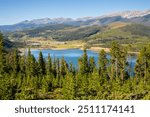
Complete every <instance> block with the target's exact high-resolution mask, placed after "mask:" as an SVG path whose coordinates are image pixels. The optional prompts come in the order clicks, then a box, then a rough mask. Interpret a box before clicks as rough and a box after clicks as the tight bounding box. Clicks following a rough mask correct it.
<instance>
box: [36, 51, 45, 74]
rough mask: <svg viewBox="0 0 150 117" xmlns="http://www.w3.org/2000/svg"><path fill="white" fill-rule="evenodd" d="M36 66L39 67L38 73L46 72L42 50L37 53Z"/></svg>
mask: <svg viewBox="0 0 150 117" xmlns="http://www.w3.org/2000/svg"><path fill="white" fill-rule="evenodd" d="M38 68H39V74H40V75H44V74H45V72H46V67H45V61H44V58H43V54H42V52H40V53H39V58H38Z"/></svg>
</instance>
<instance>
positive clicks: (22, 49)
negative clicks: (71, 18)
mask: <svg viewBox="0 0 150 117" xmlns="http://www.w3.org/2000/svg"><path fill="white" fill-rule="evenodd" d="M27 49H28V48H18V50H19V51H20V52H21V53H22V54H23V53H24V52H25V51H26V50H27ZM70 49H79V50H83V48H45V47H37V48H30V50H33V51H34V50H70ZM87 50H91V51H94V52H97V53H99V52H100V51H101V50H105V51H106V53H109V52H110V48H103V47H91V48H89V49H87ZM128 53H129V54H135V55H137V54H139V52H131V51H129V52H128Z"/></svg>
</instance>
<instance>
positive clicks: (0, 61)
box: [0, 33, 5, 77]
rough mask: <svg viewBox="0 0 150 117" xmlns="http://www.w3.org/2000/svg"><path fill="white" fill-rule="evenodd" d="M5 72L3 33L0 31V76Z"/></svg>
mask: <svg viewBox="0 0 150 117" xmlns="http://www.w3.org/2000/svg"><path fill="white" fill-rule="evenodd" d="M4 72H5V56H4V42H3V35H2V34H1V33H0V77H1V76H2V75H3V74H4Z"/></svg>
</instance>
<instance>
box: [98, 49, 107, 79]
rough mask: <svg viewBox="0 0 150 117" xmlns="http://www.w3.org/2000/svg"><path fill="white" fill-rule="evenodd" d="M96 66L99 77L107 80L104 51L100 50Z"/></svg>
mask: <svg viewBox="0 0 150 117" xmlns="http://www.w3.org/2000/svg"><path fill="white" fill-rule="evenodd" d="M98 65H99V66H98V68H99V75H100V76H101V78H107V77H108V75H107V67H108V59H107V57H106V52H105V51H104V50H101V51H100V53H99V60H98Z"/></svg>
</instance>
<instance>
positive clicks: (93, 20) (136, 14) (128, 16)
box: [0, 10, 150, 32]
mask: <svg viewBox="0 0 150 117" xmlns="http://www.w3.org/2000/svg"><path fill="white" fill-rule="evenodd" d="M114 22H125V23H138V24H143V25H146V26H150V10H145V11H124V12H117V13H112V14H107V15H103V16H99V17H84V18H78V19H71V18H54V19H50V18H43V19H34V20H31V21H28V20H25V21H22V22H20V23H17V24H14V25H1V26H0V30H1V31H2V32H6V31H22V30H25V29H34V28H38V27H45V26H50V25H58V24H63V25H70V26H92V25H99V26H104V25H108V24H111V23H114Z"/></svg>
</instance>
